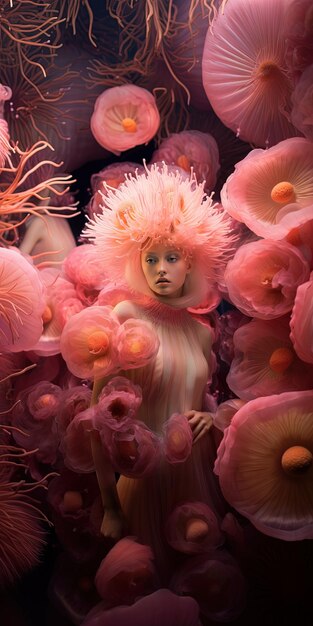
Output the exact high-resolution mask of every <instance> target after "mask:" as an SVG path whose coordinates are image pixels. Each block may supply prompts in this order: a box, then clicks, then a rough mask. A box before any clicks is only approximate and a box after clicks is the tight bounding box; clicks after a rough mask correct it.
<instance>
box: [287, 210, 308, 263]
mask: <svg viewBox="0 0 313 626" xmlns="http://www.w3.org/2000/svg"><path fill="white" fill-rule="evenodd" d="M286 240H287V241H288V243H291V244H292V245H293V246H295V247H296V248H298V250H300V252H301V253H302V254H303V256H304V257H305V259H306V260H307V261H308V263H309V265H310V269H313V219H311V220H308V221H307V222H304V223H303V224H302V225H301V226H299V227H298V228H293V229H292V230H291V231H290V232H289V233H288V235H287V237H286Z"/></svg>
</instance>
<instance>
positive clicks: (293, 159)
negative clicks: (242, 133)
mask: <svg viewBox="0 0 313 626" xmlns="http://www.w3.org/2000/svg"><path fill="white" fill-rule="evenodd" d="M312 163H313V144H312V142H311V141H309V140H308V139H304V138H296V137H295V138H293V139H286V140H285V141H281V142H280V143H278V144H277V145H276V146H274V147H273V148H270V149H269V150H252V151H251V152H250V153H249V154H248V156H246V157H245V159H243V160H242V161H240V162H239V163H237V165H236V166H235V171H234V173H233V174H231V175H230V176H229V178H228V179H227V181H226V183H225V184H224V186H223V189H222V191H221V201H222V204H223V206H224V208H225V209H226V211H228V213H229V214H230V215H232V217H234V218H235V219H237V220H239V221H240V222H244V223H245V224H246V225H247V226H248V227H249V228H250V229H251V230H252V231H253V232H254V233H256V234H257V235H259V236H260V237H270V238H271V239H282V238H283V237H285V236H286V235H287V234H288V232H289V231H290V230H291V229H292V228H295V227H297V226H300V225H301V224H303V223H304V222H306V221H307V220H308V219H310V218H311V217H312V204H313V182H312V175H313V165H312Z"/></svg>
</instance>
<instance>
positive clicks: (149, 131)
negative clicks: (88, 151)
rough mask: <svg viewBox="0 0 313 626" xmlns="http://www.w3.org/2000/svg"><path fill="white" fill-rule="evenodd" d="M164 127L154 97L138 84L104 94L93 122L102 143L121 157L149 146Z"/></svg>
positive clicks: (98, 102)
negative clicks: (123, 154)
mask: <svg viewBox="0 0 313 626" xmlns="http://www.w3.org/2000/svg"><path fill="white" fill-rule="evenodd" d="M159 125H160V115H159V111H158V109H157V106H156V102H155V98H154V96H153V95H152V94H151V93H150V92H149V91H147V90H146V89H143V88H142V87H137V86H136V85H132V84H129V85H121V86H120V87H112V88H111V89H107V90H106V91H104V92H103V93H102V94H101V95H100V96H99V97H98V98H97V100H96V102H95V108H94V112H93V115H92V117H91V120H90V127H91V132H92V134H93V136H94V137H95V139H96V140H97V141H98V143H99V144H100V145H101V146H102V147H103V148H106V149H107V150H109V151H110V152H113V153H114V154H117V155H119V154H120V153H121V152H123V151H124V150H129V149H130V148H134V147H135V146H138V145H141V144H143V143H147V142H148V141H150V139H152V138H153V137H154V135H155V134H156V132H157V130H158V128H159Z"/></svg>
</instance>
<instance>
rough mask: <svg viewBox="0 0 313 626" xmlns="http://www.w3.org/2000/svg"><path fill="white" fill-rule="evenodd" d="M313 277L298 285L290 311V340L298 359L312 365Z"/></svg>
mask: <svg viewBox="0 0 313 626" xmlns="http://www.w3.org/2000/svg"><path fill="white" fill-rule="evenodd" d="M312 308H313V275H312V274H311V280H310V281H308V282H307V283H304V284H303V285H300V287H298V290H297V295H296V299H295V304H294V307H293V310H292V315H291V320H290V328H291V334H290V337H291V340H292V342H293V346H294V349H295V351H296V353H297V355H298V356H299V357H300V359H303V361H306V362H307V363H313V310H312Z"/></svg>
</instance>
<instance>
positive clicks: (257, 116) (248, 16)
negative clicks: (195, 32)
mask: <svg viewBox="0 0 313 626" xmlns="http://www.w3.org/2000/svg"><path fill="white" fill-rule="evenodd" d="M287 5H288V2H287V1H286V0H275V2H273V1H272V0H232V1H231V2H228V3H224V2H223V3H222V8H221V9H220V10H219V12H218V15H217V17H216V18H215V19H214V20H213V23H212V26H211V28H209V29H208V32H207V36H206V41H205V44H204V50H203V60H202V72H203V85H204V88H205V91H206V94H207V96H208V99H209V101H210V103H211V105H212V107H213V109H214V111H215V112H216V114H217V115H218V117H219V118H220V119H221V120H222V122H223V123H224V124H225V126H228V127H229V128H231V129H232V130H234V131H235V132H236V133H237V135H239V136H240V138H241V139H243V140H245V141H248V142H251V143H253V144H255V145H257V146H266V145H268V144H270V145H273V144H275V143H277V142H278V141H281V140H282V139H286V138H287V137H292V136H294V135H298V134H299V132H298V131H297V130H296V129H295V128H294V127H293V125H292V124H291V123H290V122H289V121H288V116H287V114H286V113H287V111H290V95H291V91H292V84H291V81H290V80H289V78H288V76H287V73H286V65H285V30H286V22H285V12H286V8H287Z"/></svg>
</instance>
